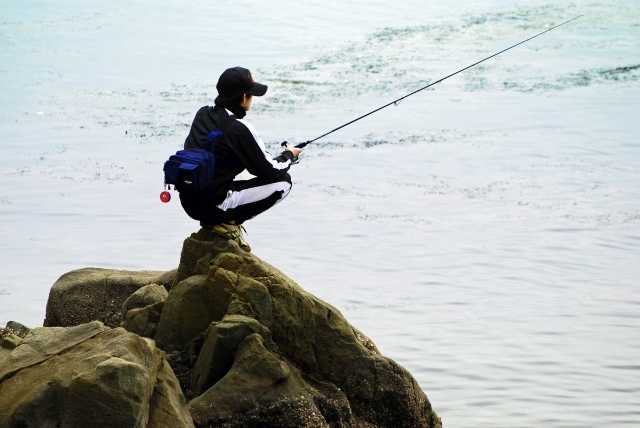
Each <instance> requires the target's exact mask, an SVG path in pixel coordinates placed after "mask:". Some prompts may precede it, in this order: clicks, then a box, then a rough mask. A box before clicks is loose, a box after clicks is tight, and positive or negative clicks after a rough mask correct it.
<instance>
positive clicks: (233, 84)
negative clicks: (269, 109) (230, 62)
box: [216, 67, 267, 98]
mask: <svg viewBox="0 0 640 428" xmlns="http://www.w3.org/2000/svg"><path fill="white" fill-rule="evenodd" d="M216 89H217V90H218V94H220V96H221V97H225V98H226V97H235V96H237V95H242V94H247V95H255V96H257V97H261V96H263V95H264V94H265V93H266V92H267V85H263V84H262V83H258V82H254V81H253V77H251V72H250V71H249V70H247V69H246V68H242V67H233V68H227V69H226V70H225V71H224V72H223V73H222V74H221V75H220V78H219V79H218V84H217V85H216Z"/></svg>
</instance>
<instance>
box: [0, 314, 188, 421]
mask: <svg viewBox="0 0 640 428" xmlns="http://www.w3.org/2000/svg"><path fill="white" fill-rule="evenodd" d="M185 405H186V403H185V399H184V396H183V395H182V393H181V391H180V388H179V386H178V381H177V379H176V378H175V376H174V374H173V372H172V371H171V368H170V367H169V365H168V364H167V363H166V361H165V359H164V354H163V352H162V351H160V350H159V349H158V348H156V346H155V344H154V342H153V341H152V340H149V339H144V338H140V337H138V336H137V335H135V334H132V333H128V332H126V331H125V330H124V329H122V328H116V329H109V328H108V327H105V326H104V325H103V324H102V323H100V322H91V323H88V324H83V325H79V326H76V327H67V328H63V327H53V328H51V327H49V328H36V329H34V330H32V331H31V332H30V333H28V334H27V335H26V336H25V337H24V338H23V339H22V340H21V341H20V343H19V344H18V346H17V347H16V348H15V349H13V350H12V351H6V350H3V351H0V428H18V427H20V428H22V427H34V428H35V427H65V428H75V427H78V428H87V427H102V428H110V427H113V428H116V427H117V428H128V427H131V428H134V427H135V428H138V427H139V428H143V427H162V428H164V427H166V428H169V427H171V428H174V427H192V426H193V422H192V420H191V416H190V415H189V413H188V411H187V409H186V406H185Z"/></svg>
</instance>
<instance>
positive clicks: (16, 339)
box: [0, 333, 22, 349]
mask: <svg viewBox="0 0 640 428" xmlns="http://www.w3.org/2000/svg"><path fill="white" fill-rule="evenodd" d="M21 341H22V338H21V337H20V336H17V335H15V334H13V333H11V334H9V335H7V336H5V337H4V339H2V343H0V345H1V346H2V347H3V348H4V349H15V348H16V346H18V344H19V343H20V342H21Z"/></svg>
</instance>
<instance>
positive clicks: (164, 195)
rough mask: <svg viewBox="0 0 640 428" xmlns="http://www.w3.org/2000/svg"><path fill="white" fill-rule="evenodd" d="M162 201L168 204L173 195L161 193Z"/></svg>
mask: <svg viewBox="0 0 640 428" xmlns="http://www.w3.org/2000/svg"><path fill="white" fill-rule="evenodd" d="M160 200H161V201H162V202H164V203H165V204H166V203H167V202H169V201H170V200H171V193H169V192H167V191H166V190H165V191H164V192H160Z"/></svg>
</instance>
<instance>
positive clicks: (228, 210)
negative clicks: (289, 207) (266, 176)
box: [214, 174, 291, 224]
mask: <svg viewBox="0 0 640 428" xmlns="http://www.w3.org/2000/svg"><path fill="white" fill-rule="evenodd" d="M290 191H291V177H290V176H289V174H286V175H284V176H282V177H281V178H279V179H278V180H276V181H273V182H267V181H265V180H262V179H259V178H253V179H251V180H242V181H234V182H233V185H232V187H231V190H229V192H228V193H227V197H226V198H225V200H224V201H223V202H222V203H221V204H220V205H218V206H217V207H216V208H215V209H214V211H215V212H214V217H215V218H218V219H220V220H221V221H220V223H228V224H231V223H230V222H232V221H233V222H234V223H235V224H242V223H243V222H244V221H246V220H249V219H251V218H253V217H255V216H257V215H258V214H261V213H263V212H265V211H266V210H268V209H269V208H271V207H273V206H274V205H276V204H277V203H278V202H280V201H282V200H283V199H284V198H285V197H287V195H288V194H289V192H290Z"/></svg>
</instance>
